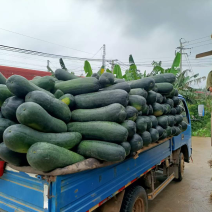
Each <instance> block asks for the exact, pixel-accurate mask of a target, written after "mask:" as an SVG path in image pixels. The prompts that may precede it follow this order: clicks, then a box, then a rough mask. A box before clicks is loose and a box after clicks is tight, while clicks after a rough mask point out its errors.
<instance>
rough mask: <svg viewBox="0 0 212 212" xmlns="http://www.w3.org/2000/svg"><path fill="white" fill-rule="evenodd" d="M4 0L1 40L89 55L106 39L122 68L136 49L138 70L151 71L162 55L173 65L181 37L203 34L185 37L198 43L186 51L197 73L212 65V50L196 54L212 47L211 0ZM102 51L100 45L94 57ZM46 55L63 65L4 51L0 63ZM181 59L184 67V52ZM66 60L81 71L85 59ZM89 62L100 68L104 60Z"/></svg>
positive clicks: (41, 64) (35, 62)
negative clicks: (211, 53) (210, 53)
mask: <svg viewBox="0 0 212 212" xmlns="http://www.w3.org/2000/svg"><path fill="white" fill-rule="evenodd" d="M0 3H1V7H0V45H8V46H13V47H19V48H25V49H30V50H36V51H43V52H47V53H53V54H61V55H69V56H74V57H86V58H91V57H93V56H94V54H95V53H97V51H98V50H99V49H100V48H101V47H102V45H103V44H105V45H106V58H107V59H118V60H120V61H121V62H123V63H125V65H123V66H122V70H124V69H126V68H127V66H126V64H127V63H128V58H129V54H132V55H133V57H134V60H135V63H137V64H139V66H138V69H139V70H141V71H144V70H147V71H151V69H152V67H151V62H152V61H153V60H155V61H160V60H161V61H162V66H164V67H165V68H168V66H170V65H171V63H172V60H173V58H174V55H175V50H176V47H178V46H179V39H180V38H184V39H185V40H186V41H191V40H194V39H198V38H202V39H199V40H195V41H192V42H190V43H186V44H185V45H187V46H186V47H195V48H192V49H191V50H187V51H185V52H186V53H188V55H189V60H190V62H191V65H192V69H193V73H200V75H201V76H207V74H208V72H209V71H210V70H212V56H210V57H206V58H203V59H195V55H196V54H197V53H200V52H204V51H209V50H212V39H211V38H210V35H211V34H212V0H202V1H200V0H186V1H183V0H178V1H170V0H161V1H158V0H145V1H144V0H143V1H142V0H140V1H139V0H60V1H56V0H51V1H50V0H49V1H47V0H36V1H25V0H19V1H16V0H7V1H3V0H0ZM3 29H5V30H9V31H13V32H16V33H20V34H23V35H27V36H31V37H34V38H38V39H42V40H45V41H48V42H52V43H56V44H59V45H53V44H50V43H48V42H42V41H39V40H36V39H32V38H29V37H25V36H21V35H18V34H15V33H11V32H8V31H5V30H3ZM60 45H62V46H65V47H69V48H65V47H62V46H60ZM72 49H77V50H80V51H76V50H72ZM190 51H191V53H190ZM85 52H88V53H85ZM101 57H102V51H101V50H100V51H99V52H98V53H97V54H96V55H95V56H94V58H101ZM47 59H49V60H50V62H51V63H50V65H51V67H52V69H56V68H59V67H60V66H59V62H58V59H52V58H43V57H37V56H27V55H23V54H17V53H12V52H6V51H2V50H1V51H0V64H1V65H9V66H17V67H24V68H32V69H36V70H46V67H45V66H46V61H47ZM183 60H184V61H183V69H186V68H188V66H187V65H188V63H187V60H186V58H185V56H183ZM65 63H66V65H67V67H68V68H69V69H70V70H73V71H74V72H75V73H77V74H83V71H82V70H83V62H82V61H79V60H65ZM145 64H147V65H145ZM91 65H92V68H93V69H94V71H97V70H98V69H99V67H100V66H101V62H91ZM107 65H108V67H109V64H108V63H107ZM203 84H204V83H203ZM203 84H201V86H203Z"/></svg>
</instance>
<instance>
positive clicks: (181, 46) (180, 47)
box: [177, 38, 191, 73]
mask: <svg viewBox="0 0 212 212" xmlns="http://www.w3.org/2000/svg"><path fill="white" fill-rule="evenodd" d="M182 39H183V38H180V46H179V47H177V49H180V73H181V72H182V71H183V60H182V55H183V54H187V53H183V50H186V49H191V48H184V46H183V44H184V43H187V42H186V41H185V42H182Z"/></svg>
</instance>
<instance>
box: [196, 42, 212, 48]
mask: <svg viewBox="0 0 212 212" xmlns="http://www.w3.org/2000/svg"><path fill="white" fill-rule="evenodd" d="M211 44H212V43H206V44H203V45H199V46H194V47H192V49H194V48H197V47H200V46H206V45H211Z"/></svg>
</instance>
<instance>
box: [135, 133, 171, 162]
mask: <svg viewBox="0 0 212 212" xmlns="http://www.w3.org/2000/svg"><path fill="white" fill-rule="evenodd" d="M172 137H173V136H172ZM172 137H169V138H165V139H163V140H159V141H157V142H155V143H152V144H149V145H148V146H144V147H143V148H142V149H139V150H138V151H137V152H136V154H135V155H134V157H133V158H134V159H136V158H137V157H138V155H139V154H140V153H141V152H144V151H146V150H148V149H151V148H153V147H155V146H157V145H159V144H162V143H164V142H165V141H167V140H169V139H171V138H172Z"/></svg>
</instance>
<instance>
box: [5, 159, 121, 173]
mask: <svg viewBox="0 0 212 212" xmlns="http://www.w3.org/2000/svg"><path fill="white" fill-rule="evenodd" d="M115 163H118V162H100V161H98V160H97V159H94V158H89V159H86V160H84V161H81V162H78V163H75V164H73V165H70V166H66V167H64V168H58V169H55V170H53V171H51V172H48V173H47V172H42V171H38V170H35V169H33V168H32V167H30V166H22V167H20V166H14V165H12V164H7V165H8V166H9V167H10V168H12V169H15V170H17V171H20V172H26V173H30V174H38V175H46V176H59V175H67V174H73V173H77V172H82V171H85V170H90V169H96V168H101V167H105V166H110V165H112V164H115Z"/></svg>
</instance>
